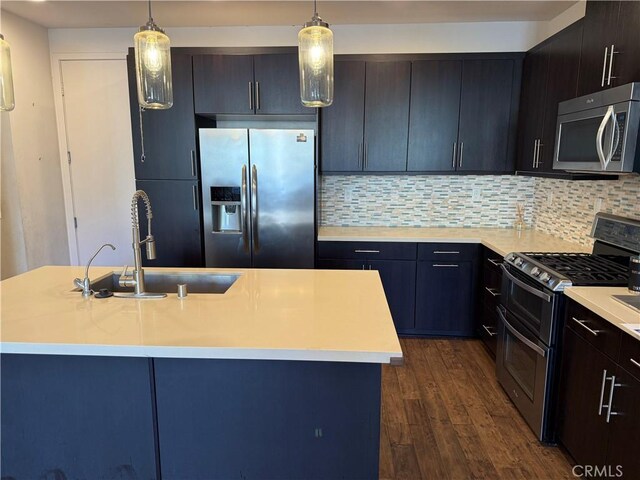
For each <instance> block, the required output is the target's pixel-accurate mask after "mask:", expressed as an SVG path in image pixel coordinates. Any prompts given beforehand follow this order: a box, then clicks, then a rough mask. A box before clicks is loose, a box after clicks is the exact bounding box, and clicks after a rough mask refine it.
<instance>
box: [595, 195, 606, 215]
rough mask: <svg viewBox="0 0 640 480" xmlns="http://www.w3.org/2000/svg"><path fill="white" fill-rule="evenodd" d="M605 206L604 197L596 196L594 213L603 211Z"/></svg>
mask: <svg viewBox="0 0 640 480" xmlns="http://www.w3.org/2000/svg"><path fill="white" fill-rule="evenodd" d="M603 208H604V199H602V198H596V199H595V201H594V202H593V211H594V213H597V212H599V211H601V210H602V209H603Z"/></svg>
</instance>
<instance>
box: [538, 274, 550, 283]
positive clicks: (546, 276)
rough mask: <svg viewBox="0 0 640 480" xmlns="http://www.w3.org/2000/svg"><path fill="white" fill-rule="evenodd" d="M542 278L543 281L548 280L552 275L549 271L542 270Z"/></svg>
mask: <svg viewBox="0 0 640 480" xmlns="http://www.w3.org/2000/svg"><path fill="white" fill-rule="evenodd" d="M538 278H540V280H542V281H543V282H548V281H549V280H551V275H549V274H548V273H547V272H542V273H541V274H540V277H538Z"/></svg>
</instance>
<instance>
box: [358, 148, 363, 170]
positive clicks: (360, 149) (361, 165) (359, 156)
mask: <svg viewBox="0 0 640 480" xmlns="http://www.w3.org/2000/svg"><path fill="white" fill-rule="evenodd" d="M362 156H363V153H362V142H361V143H359V144H358V170H362V169H363V168H364V161H363V160H362Z"/></svg>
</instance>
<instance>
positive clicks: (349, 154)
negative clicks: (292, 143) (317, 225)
mask: <svg viewBox="0 0 640 480" xmlns="http://www.w3.org/2000/svg"><path fill="white" fill-rule="evenodd" d="M365 87H366V88H365ZM410 90H411V62H409V61H388V62H387V61H377V62H368V61H351V60H338V61H336V62H335V92H334V97H335V100H334V103H333V105H331V106H330V107H327V108H324V109H322V112H321V118H322V119H321V142H322V143H321V156H322V161H321V165H322V171H323V173H328V172H362V171H365V172H404V171H406V169H407V135H408V130H409V97H410ZM365 92H366V93H365Z"/></svg>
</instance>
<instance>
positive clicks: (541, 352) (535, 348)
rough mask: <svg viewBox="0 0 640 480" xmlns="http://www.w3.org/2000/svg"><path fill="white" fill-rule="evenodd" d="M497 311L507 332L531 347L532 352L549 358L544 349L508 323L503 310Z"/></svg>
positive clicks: (498, 308) (497, 308)
mask: <svg viewBox="0 0 640 480" xmlns="http://www.w3.org/2000/svg"><path fill="white" fill-rule="evenodd" d="M496 310H497V312H498V316H499V317H500V320H502V323H503V324H504V326H505V327H506V329H507V330H509V332H510V333H511V334H512V335H513V336H514V337H516V338H517V339H518V340H520V341H521V342H522V343H524V344H525V345H526V346H527V347H529V348H530V349H531V350H533V351H534V352H536V353H537V354H538V355H540V356H541V357H543V358H544V357H546V356H547V352H546V351H545V350H543V349H542V348H540V347H539V346H538V345H536V344H535V343H533V342H532V341H531V340H529V339H528V338H527V337H525V336H524V335H522V334H521V333H520V332H519V331H518V330H516V329H515V328H514V327H513V325H511V324H510V323H509V322H508V321H507V317H505V316H504V314H503V313H502V310H500V307H496Z"/></svg>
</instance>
